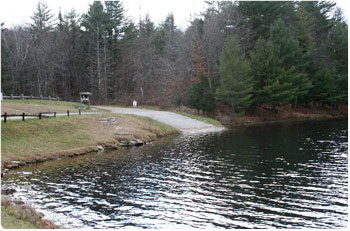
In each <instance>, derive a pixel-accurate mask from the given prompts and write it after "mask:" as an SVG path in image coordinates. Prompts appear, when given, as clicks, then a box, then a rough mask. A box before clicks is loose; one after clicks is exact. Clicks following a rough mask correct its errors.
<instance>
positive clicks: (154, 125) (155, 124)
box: [127, 115, 179, 134]
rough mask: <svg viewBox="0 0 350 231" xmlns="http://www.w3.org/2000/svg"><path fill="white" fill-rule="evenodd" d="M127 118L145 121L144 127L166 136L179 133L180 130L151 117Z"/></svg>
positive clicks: (135, 116)
mask: <svg viewBox="0 0 350 231" xmlns="http://www.w3.org/2000/svg"><path fill="white" fill-rule="evenodd" d="M127 116H130V117H134V118H137V119H138V120H141V121H144V127H145V128H146V129H149V130H153V131H158V132H160V133H164V134H167V133H176V132H179V130H178V129H176V128H174V127H172V126H170V125H167V124H164V123H161V122H159V121H157V120H153V119H151V118H149V117H145V116H139V115H127Z"/></svg>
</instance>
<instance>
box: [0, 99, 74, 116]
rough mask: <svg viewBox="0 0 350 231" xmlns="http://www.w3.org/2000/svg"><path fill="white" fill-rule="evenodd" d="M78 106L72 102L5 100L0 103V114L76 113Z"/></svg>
mask: <svg viewBox="0 0 350 231" xmlns="http://www.w3.org/2000/svg"><path fill="white" fill-rule="evenodd" d="M78 109H79V104H78V103H74V102H64V101H52V100H31V99H13V100H11V99H5V100H3V101H2V102H1V112H2V113H4V112H6V113H7V114H19V113H23V112H25V113H27V114H29V113H39V112H48V111H52V112H67V110H69V111H71V112H73V111H78Z"/></svg>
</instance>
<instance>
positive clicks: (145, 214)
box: [3, 121, 348, 228]
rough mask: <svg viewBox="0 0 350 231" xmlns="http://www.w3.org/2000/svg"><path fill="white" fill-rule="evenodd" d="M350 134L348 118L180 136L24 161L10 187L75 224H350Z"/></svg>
mask: <svg viewBox="0 0 350 231" xmlns="http://www.w3.org/2000/svg"><path fill="white" fill-rule="evenodd" d="M347 137H348V132H347V121H332V122H317V123H298V124H289V125H288V124H287V125H269V126H262V127H253V128H245V129H237V130H234V131H229V132H225V133H221V134H211V135H203V136H196V137H182V136H181V137H177V138H175V139H169V140H163V141H162V142H157V143H156V144H155V145H153V146H151V145H149V146H145V147H141V148H134V149H123V150H122V151H117V152H108V153H103V154H92V155H87V156H83V157H79V158H75V159H69V160H61V161H55V162H48V163H43V164H40V165H36V166H32V167H26V168H22V169H20V171H17V172H12V173H10V174H8V175H7V176H6V177H5V179H3V187H10V188H11V187H16V188H17V190H18V191H17V193H16V194H15V196H17V197H19V198H22V199H25V200H26V201H27V203H30V204H32V205H33V206H34V207H36V208H38V209H39V210H41V211H44V212H45V214H47V218H49V219H52V220H54V221H55V222H56V223H58V224H61V225H63V226H65V227H72V228H82V227H93V228H122V227H127V228H130V227H134V228H135V227H140V228H170V227H171V228H185V227H195V228H220V227H222V228H268V227H277V228H296V227H299V228H301V227H304V228H338V227H339V228H345V227H346V225H347V216H348V199H347V198H348V191H347V188H348V152H347V149H348V143H347Z"/></svg>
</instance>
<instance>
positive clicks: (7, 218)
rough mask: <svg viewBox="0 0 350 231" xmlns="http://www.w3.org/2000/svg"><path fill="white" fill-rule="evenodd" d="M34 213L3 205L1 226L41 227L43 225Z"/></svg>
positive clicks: (11, 227) (6, 227) (7, 227)
mask: <svg viewBox="0 0 350 231" xmlns="http://www.w3.org/2000/svg"><path fill="white" fill-rule="evenodd" d="M34 217H35V216H33V214H31V213H28V212H27V213H24V212H23V209H19V208H15V207H12V206H1V226H2V227H3V228H5V229H41V228H43V227H42V225H41V224H40V223H39V222H38V221H37V220H35V218H34Z"/></svg>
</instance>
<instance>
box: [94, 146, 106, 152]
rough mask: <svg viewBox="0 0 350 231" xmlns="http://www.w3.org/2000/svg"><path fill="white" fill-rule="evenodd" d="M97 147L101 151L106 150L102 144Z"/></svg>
mask: <svg viewBox="0 0 350 231" xmlns="http://www.w3.org/2000/svg"><path fill="white" fill-rule="evenodd" d="M96 148H97V150H98V151H99V152H103V151H104V150H105V149H104V148H103V147H102V146H101V145H97V146H96Z"/></svg>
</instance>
